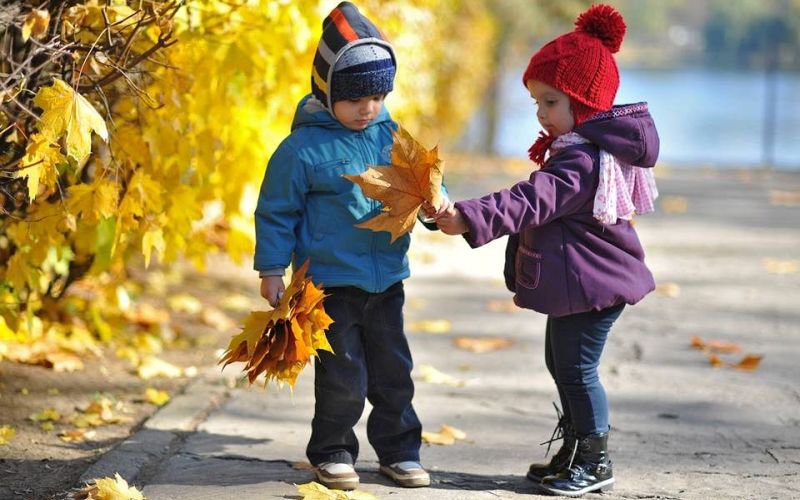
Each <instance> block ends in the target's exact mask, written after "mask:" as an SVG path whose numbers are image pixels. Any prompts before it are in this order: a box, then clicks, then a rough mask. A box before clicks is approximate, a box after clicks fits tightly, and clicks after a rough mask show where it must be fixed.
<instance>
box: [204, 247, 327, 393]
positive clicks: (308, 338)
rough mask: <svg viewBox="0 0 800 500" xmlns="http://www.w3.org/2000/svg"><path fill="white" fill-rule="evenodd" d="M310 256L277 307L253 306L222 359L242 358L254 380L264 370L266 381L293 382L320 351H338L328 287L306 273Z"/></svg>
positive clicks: (222, 362) (245, 367)
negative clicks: (332, 340) (332, 338)
mask: <svg viewBox="0 0 800 500" xmlns="http://www.w3.org/2000/svg"><path fill="white" fill-rule="evenodd" d="M307 270H308V261H306V262H305V263H304V264H303V265H302V266H301V267H300V269H298V270H297V271H296V272H295V273H294V274H293V275H292V281H291V283H289V286H288V287H286V290H285V291H284V293H283V296H282V297H281V299H280V302H279V303H278V307H276V308H275V309H273V310H272V311H253V312H251V313H250V315H249V316H248V317H247V318H245V324H244V327H243V328H242V331H241V333H239V334H237V335H234V337H233V338H232V339H231V341H230V344H229V345H228V349H227V350H226V351H225V352H224V353H223V355H222V357H221V359H220V360H219V364H221V365H223V366H222V368H223V369H224V368H225V366H227V365H228V364H229V363H234V362H237V361H242V362H244V363H245V366H244V368H243V370H244V371H245V372H246V373H247V379H248V381H249V382H250V383H251V384H252V383H253V382H254V381H255V380H256V378H258V376H259V375H260V374H262V373H264V374H265V375H266V382H269V381H270V380H271V379H275V380H276V381H277V382H278V383H279V384H280V383H283V382H287V383H288V384H289V385H290V386H292V387H294V383H295V381H296V380H297V376H298V375H299V374H300V371H301V370H302V369H303V367H305V366H306V365H307V364H308V363H310V362H311V358H312V357H313V356H316V355H317V351H319V350H323V351H329V352H333V349H331V346H330V344H329V343H328V339H327V337H326V336H325V331H326V330H327V329H328V327H330V325H331V323H333V320H332V319H331V318H330V316H328V314H327V313H326V312H325V308H324V307H323V304H322V299H323V297H324V296H325V295H324V293H323V289H322V288H321V287H320V288H317V287H316V286H314V283H312V282H311V278H307V277H306V271H307Z"/></svg>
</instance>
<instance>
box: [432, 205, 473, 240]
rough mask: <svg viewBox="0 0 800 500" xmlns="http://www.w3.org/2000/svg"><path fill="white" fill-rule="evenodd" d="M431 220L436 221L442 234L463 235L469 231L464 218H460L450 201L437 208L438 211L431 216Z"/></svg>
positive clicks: (459, 213)
mask: <svg viewBox="0 0 800 500" xmlns="http://www.w3.org/2000/svg"><path fill="white" fill-rule="evenodd" d="M433 220H435V221H436V225H437V226H439V230H441V231H442V232H443V233H444V234H451V235H455V234H464V233H466V232H467V231H469V226H467V223H466V221H465V220H464V217H462V216H461V212H459V211H458V209H457V208H456V207H455V206H454V205H453V202H452V201H450V200H446V202H445V203H442V206H441V207H439V210H438V211H437V212H436V214H435V215H434V216H433Z"/></svg>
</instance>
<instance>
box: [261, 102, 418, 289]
mask: <svg viewBox="0 0 800 500" xmlns="http://www.w3.org/2000/svg"><path fill="white" fill-rule="evenodd" d="M395 128H396V124H395V123H394V122H393V121H392V119H391V117H390V116H389V112H388V111H387V110H386V108H385V107H384V108H383V109H382V110H381V112H380V114H379V115H378V117H377V118H376V119H375V120H373V122H372V123H370V124H369V126H368V127H367V128H366V129H364V130H363V131H358V132H357V131H354V130H350V129H348V128H346V127H344V126H343V125H342V124H341V123H339V121H337V120H336V119H335V118H333V117H332V116H331V114H330V113H328V111H326V110H325V109H324V108H323V107H322V106H321V104H320V102H319V101H318V100H317V99H315V98H313V97H312V96H311V95H309V96H306V97H305V98H303V99H302V100H301V101H300V103H299V104H298V107H297V111H296V113H295V117H294V122H293V123H292V133H291V134H290V135H289V136H288V137H287V138H286V139H284V141H283V142H282V143H281V144H280V146H278V149H277V150H276V151H275V153H274V154H273V155H272V158H270V161H269V165H268V166H267V172H266V174H265V176H264V181H263V182H262V184H261V192H260V194H259V198H258V206H257V208H256V212H255V224H256V252H255V262H254V267H255V269H256V270H259V271H266V270H273V269H285V268H286V267H288V266H289V264H290V263H291V262H294V264H295V265H296V266H300V265H301V264H303V263H304V262H305V261H306V260H307V259H308V260H310V266H309V275H310V276H311V278H312V279H313V281H314V282H315V283H317V284H321V285H324V286H326V287H332V286H356V287H358V288H361V289H363V290H366V291H368V292H373V293H377V292H382V291H384V290H386V289H387V288H389V286H391V285H393V284H394V283H396V282H398V281H400V280H402V279H404V278H407V277H408V275H409V268H408V258H407V256H406V252H407V251H408V246H409V242H410V239H411V237H410V236H409V235H408V234H406V235H403V236H401V237H400V238H398V239H397V240H395V242H394V243H393V244H390V243H389V242H390V239H391V236H390V234H389V233H388V232H385V231H381V232H375V231H371V230H369V229H360V228H357V227H354V225H355V224H358V223H360V222H363V221H365V220H367V219H369V218H371V217H374V216H376V215H377V214H378V213H379V212H380V210H381V207H382V205H381V203H379V202H377V201H375V200H372V199H369V198H367V197H365V196H364V195H363V194H362V192H361V188H360V187H358V186H357V185H356V184H355V183H353V182H351V181H349V180H347V179H345V178H343V177H342V175H343V174H360V173H362V172H364V171H365V170H366V169H367V168H368V166H370V165H388V164H389V163H390V159H391V147H392V135H391V132H392V130H393V129H395Z"/></svg>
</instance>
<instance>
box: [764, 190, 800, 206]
mask: <svg viewBox="0 0 800 500" xmlns="http://www.w3.org/2000/svg"><path fill="white" fill-rule="evenodd" d="M769 204H770V205H773V206H776V207H797V206H800V191H778V190H770V192H769Z"/></svg>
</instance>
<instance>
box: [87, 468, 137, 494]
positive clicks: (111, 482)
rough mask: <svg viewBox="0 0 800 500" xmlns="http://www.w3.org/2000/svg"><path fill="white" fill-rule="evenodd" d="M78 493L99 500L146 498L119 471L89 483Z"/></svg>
mask: <svg viewBox="0 0 800 500" xmlns="http://www.w3.org/2000/svg"><path fill="white" fill-rule="evenodd" d="M78 495H81V496H80V498H88V499H97V500H144V495H142V492H141V491H139V490H137V489H136V488H135V487H133V486H129V485H128V482H127V481H125V480H124V479H123V478H122V476H120V475H119V473H115V474H114V477H113V478H111V477H104V478H102V479H95V480H94V483H93V484H87V485H86V486H85V487H83V488H82V489H81V490H80V491H79V492H78Z"/></svg>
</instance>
